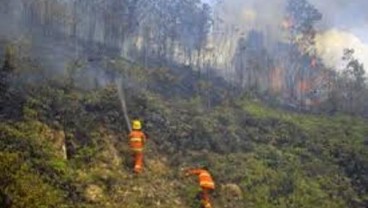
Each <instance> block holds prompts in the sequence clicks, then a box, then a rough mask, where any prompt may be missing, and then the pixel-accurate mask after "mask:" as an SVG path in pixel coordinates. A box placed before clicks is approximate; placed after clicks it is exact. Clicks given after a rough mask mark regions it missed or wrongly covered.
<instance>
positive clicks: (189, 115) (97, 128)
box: [0, 65, 368, 208]
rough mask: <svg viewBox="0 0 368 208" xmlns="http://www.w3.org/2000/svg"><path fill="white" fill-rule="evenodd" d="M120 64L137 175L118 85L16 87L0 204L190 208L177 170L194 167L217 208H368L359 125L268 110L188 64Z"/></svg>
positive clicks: (7, 119) (62, 82)
mask: <svg viewBox="0 0 368 208" xmlns="http://www.w3.org/2000/svg"><path fill="white" fill-rule="evenodd" d="M117 70H118V71H119V72H120V73H123V74H124V75H125V79H124V83H125V90H126V94H127V97H126V98H127V105H128V110H129V114H130V116H131V117H140V118H142V119H143V121H144V127H145V131H146V132H147V133H148V134H149V135H150V139H149V140H150V141H149V143H148V146H147V149H146V151H147V154H146V160H145V163H146V169H145V172H144V173H143V174H142V175H141V176H138V177H137V176H134V175H133V174H132V171H131V156H130V153H129V148H128V145H127V142H126V141H127V140H126V137H127V132H126V130H125V129H126V126H125V122H124V116H123V114H122V112H121V109H120V106H121V105H120V101H119V98H118V95H117V89H116V86H115V85H106V86H104V87H99V88H94V89H87V90H86V89H85V88H79V87H78V82H79V81H80V80H75V83H76V84H73V83H71V82H69V81H70V80H69V81H68V79H67V78H63V77H60V78H58V79H56V80H51V79H50V80H47V81H44V82H42V83H34V82H21V84H19V85H16V86H12V87H11V88H10V89H9V90H7V91H6V92H5V94H6V96H5V97H4V98H2V100H1V103H3V104H4V106H7V107H5V108H2V111H1V117H0V118H1V124H0V139H1V140H0V154H1V157H0V160H1V162H0V181H1V184H2V186H0V199H1V200H0V203H1V204H2V205H4V206H5V207H30V208H32V207H91V208H93V207H127V208H139V207H164V208H165V207H178V208H181V207H183V208H184V207H198V206H197V204H196V202H195V195H196V192H197V186H196V181H195V179H194V178H185V177H184V176H183V174H182V171H181V170H182V168H186V167H191V166H193V165H197V164H198V162H202V163H206V164H207V165H208V166H209V167H210V169H211V172H212V173H213V175H214V178H215V180H216V182H217V184H218V186H217V187H218V189H217V190H216V192H215V193H214V204H215V207H229V208H230V207H231V208H233V207H280V208H281V207H306V208H307V207H327V208H328V207H331V208H332V207H333V208H337V207H365V206H366V205H367V203H368V202H367V196H368V195H367V188H366V187H368V186H367V185H368V178H367V171H368V155H367V154H368V153H367V152H368V151H367V148H368V147H367V138H368V125H367V124H368V122H367V121H366V120H363V119H360V118H352V117H347V116H343V115H341V116H335V117H327V116H320V115H304V114H297V113H292V112H286V111H282V110H275V109H271V108H269V107H267V106H265V105H263V104H262V103H260V102H258V101H255V100H250V99H249V98H242V97H235V96H234V95H231V94H230V93H228V92H229V91H230V89H231V87H228V86H226V84H218V85H216V83H219V81H218V80H216V79H215V78H213V77H205V79H204V78H198V76H197V74H196V73H194V72H192V71H190V70H189V69H182V70H189V71H182V72H180V70H178V71H173V70H166V69H144V68H141V67H139V66H129V67H126V66H125V65H121V66H119V67H117ZM188 80H189V81H188ZM199 83H206V84H202V85H199ZM80 84H81V83H80V82H79V85H80ZM187 85H189V86H192V87H189V88H188V87H184V86H187ZM200 86H201V87H200ZM203 86H207V87H203ZM213 86H214V87H213ZM8 98H10V99H8ZM209 103H210V104H209ZM64 144H65V149H63V145H64ZM65 150H66V151H65ZM66 158H67V159H66Z"/></svg>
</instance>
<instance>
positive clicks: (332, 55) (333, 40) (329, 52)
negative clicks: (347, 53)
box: [316, 29, 368, 69]
mask: <svg viewBox="0 0 368 208" xmlns="http://www.w3.org/2000/svg"><path fill="white" fill-rule="evenodd" d="M316 46H317V53H318V54H319V56H320V57H321V58H322V60H323V61H324V63H325V64H326V65H327V66H328V67H331V68H335V69H341V68H343V67H344V62H343V61H342V59H341V57H342V56H343V50H344V49H346V48H352V49H354V51H355V53H354V57H355V58H357V59H358V60H359V61H360V62H362V63H363V64H364V66H365V68H366V69H367V67H368V44H365V43H364V42H362V40H360V39H359V38H358V37H357V36H356V35H354V34H352V33H350V32H347V31H341V30H337V29H332V30H328V31H326V32H324V33H320V34H318V35H317V37H316Z"/></svg>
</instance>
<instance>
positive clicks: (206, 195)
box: [200, 187, 213, 208]
mask: <svg viewBox="0 0 368 208" xmlns="http://www.w3.org/2000/svg"><path fill="white" fill-rule="evenodd" d="M201 188H202V192H201V193H200V196H201V207H202V208H212V205H211V200H210V193H211V192H212V191H213V190H212V189H208V188H204V187H201Z"/></svg>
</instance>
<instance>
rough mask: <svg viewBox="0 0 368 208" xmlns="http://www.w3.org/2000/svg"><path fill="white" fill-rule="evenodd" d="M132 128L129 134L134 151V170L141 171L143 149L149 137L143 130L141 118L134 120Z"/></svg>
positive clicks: (130, 144)
mask: <svg viewBox="0 0 368 208" xmlns="http://www.w3.org/2000/svg"><path fill="white" fill-rule="evenodd" d="M132 129H133V130H132V131H131V132H130V134H129V146H130V149H131V150H132V152H133V158H134V172H135V173H140V172H141V171H142V169H143V149H144V145H145V143H146V139H147V137H146V135H145V134H144V133H143V132H142V124H141V122H140V121H139V120H134V121H133V123H132Z"/></svg>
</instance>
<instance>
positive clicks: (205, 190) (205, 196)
mask: <svg viewBox="0 0 368 208" xmlns="http://www.w3.org/2000/svg"><path fill="white" fill-rule="evenodd" d="M185 175H186V176H190V175H197V176H198V179H199V186H200V187H201V189H202V191H201V192H200V198H201V207H202V208H212V206H211V203H210V193H211V192H213V190H215V182H214V181H213V179H212V176H211V174H210V173H209V171H208V168H207V167H202V168H199V169H189V170H187V171H186V173H185Z"/></svg>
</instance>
